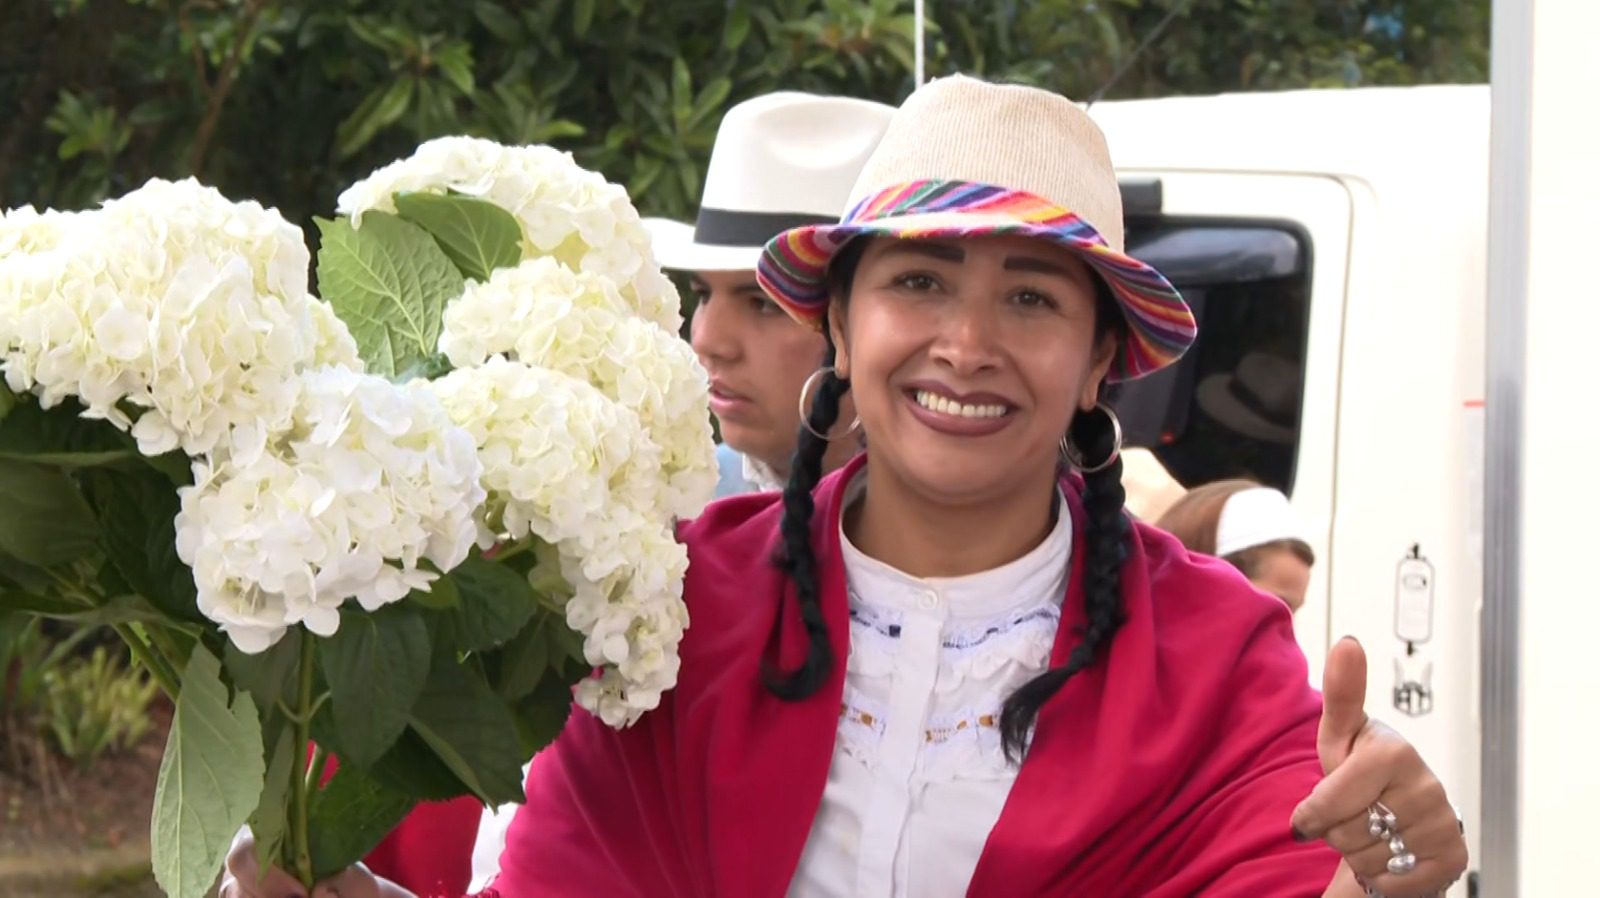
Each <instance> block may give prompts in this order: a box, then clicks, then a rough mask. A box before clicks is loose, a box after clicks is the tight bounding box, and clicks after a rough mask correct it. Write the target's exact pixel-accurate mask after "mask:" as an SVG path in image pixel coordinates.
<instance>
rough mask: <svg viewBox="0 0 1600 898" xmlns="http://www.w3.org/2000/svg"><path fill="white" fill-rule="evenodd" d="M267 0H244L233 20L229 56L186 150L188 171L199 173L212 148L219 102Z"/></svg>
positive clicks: (230, 86) (230, 85)
mask: <svg viewBox="0 0 1600 898" xmlns="http://www.w3.org/2000/svg"><path fill="white" fill-rule="evenodd" d="M265 3H266V0H247V2H246V3H245V8H244V12H243V13H241V14H240V16H239V19H238V21H237V22H236V23H235V31H234V35H233V46H232V47H231V48H230V49H229V50H228V58H227V59H226V60H225V61H224V62H223V63H222V70H221V71H219V72H218V73H217V81H216V84H214V85H212V86H211V87H210V88H209V93H210V97H209V98H208V100H207V103H206V114H205V117H204V118H202V119H201V120H200V127H199V128H198V129H197V130H196V131H195V135H194V147H193V148H192V149H191V150H190V152H189V173H190V174H192V175H195V176H196V177H198V176H199V175H200V174H201V170H202V169H203V168H204V167H205V163H206V156H207V155H208V154H209V153H210V151H211V138H212V136H213V135H214V134H215V133H216V130H217V122H218V121H219V120H220V119H221V118H222V106H223V104H224V103H225V102H226V101H227V99H228V93H229V92H230V91H232V90H233V82H234V79H235V78H236V77H238V74H239V63H240V62H241V61H242V60H243V58H244V50H245V47H246V46H248V45H249V43H250V38H251V36H252V35H253V34H254V33H255V30H256V21H257V20H259V19H260V18H261V8H262V6H264V5H265Z"/></svg>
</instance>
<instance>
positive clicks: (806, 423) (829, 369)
mask: <svg viewBox="0 0 1600 898" xmlns="http://www.w3.org/2000/svg"><path fill="white" fill-rule="evenodd" d="M825 374H833V375H835V376H837V375H838V369H837V368H834V367H833V366H832V365H823V366H822V367H821V368H818V369H817V370H815V371H813V372H811V376H810V377H808V378H806V382H805V383H803V384H801V385H800V426H801V427H804V428H805V429H806V432H807V433H809V434H811V435H812V436H814V437H816V438H817V439H819V440H822V441H824V442H832V441H833V440H834V439H837V437H830V436H828V435H827V434H825V433H817V431H816V428H814V427H812V426H811V416H810V415H808V414H807V413H806V397H807V396H809V395H811V388H812V387H813V386H815V385H816V383H817V378H819V377H822V376H823V375H825ZM859 429H861V416H860V415H856V419H855V420H854V421H851V422H850V427H849V428H848V429H847V430H845V432H844V433H841V434H838V435H837V436H839V437H844V436H849V435H850V434H852V433H855V432H856V431H857V430H859Z"/></svg>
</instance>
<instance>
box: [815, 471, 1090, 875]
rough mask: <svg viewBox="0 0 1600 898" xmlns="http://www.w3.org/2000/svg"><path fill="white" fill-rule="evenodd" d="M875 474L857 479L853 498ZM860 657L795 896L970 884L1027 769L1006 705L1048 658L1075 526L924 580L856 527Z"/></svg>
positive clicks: (852, 661)
mask: <svg viewBox="0 0 1600 898" xmlns="http://www.w3.org/2000/svg"><path fill="white" fill-rule="evenodd" d="M864 486H865V480H864V479H862V480H860V481H858V483H856V484H853V485H852V487H851V495H850V496H849V497H847V500H846V501H847V504H848V503H849V502H853V501H855V499H856V498H858V497H859V495H860V490H861V488H862V487H864ZM840 536H841V544H842V545H843V547H844V564H845V572H846V577H847V580H848V582H849V593H850V657H849V661H848V663H847V673H846V677H845V693H844V706H843V708H842V711H841V715H840V718H839V738H838V741H837V742H836V743H835V748H834V756H833V763H832V766H831V767H830V768H829V771H828V784H827V787H826V789H825V791H824V793H823V797H822V806H821V809H820V810H819V811H818V814H817V819H816V821H815V822H814V823H813V824H812V828H811V835H810V838H809V839H808V841H807V842H806V847H805V852H804V854H803V855H802V857H801V860H800V868H799V871H798V872H797V874H796V875H795V879H794V882H793V883H792V885H791V887H790V891H789V894H790V895H791V896H793V898H843V896H860V898H868V896H870V898H890V896H893V898H911V896H915V898H944V896H962V895H965V894H966V891H967V884H968V883H969V882H970V881H971V879H972V873H973V870H974V869H975V868H976V867H977V864H978V856H979V855H980V854H981V853H982V851H983V846H984V843H985V842H986V841H987V840H988V837H989V831H990V830H991V829H993V828H994V824H995V821H997V820H998V819H999V817H1000V810H1001V808H1002V807H1003V806H1004V805H1005V801H1006V796H1007V795H1008V794H1009V793H1010V791H1011V784H1012V782H1013V781H1015V779H1016V773H1017V771H1016V768H1015V767H1013V766H1011V765H1008V764H1007V763H1006V760H1005V756H1004V755H1003V753H1002V752H1001V748H1000V732H999V727H998V724H999V720H1000V708H1001V705H1002V704H1003V703H1004V701H1005V699H1006V697H1007V696H1009V695H1010V694H1011V693H1012V692H1013V691H1015V690H1016V689H1017V687H1019V686H1021V685H1022V684H1023V683H1026V682H1027V681H1028V680H1030V679H1032V678H1033V677H1034V676H1036V675H1038V674H1040V673H1042V672H1044V670H1045V669H1046V668H1047V667H1048V666H1049V659H1050V649H1051V646H1052V645H1053V643H1054V641H1055V635H1056V628H1057V626H1058V625H1059V623H1060V620H1061V600H1062V597H1063V594H1064V592H1065V589H1066V576H1067V562H1068V559H1069V557H1070V554H1071V551H1072V524H1071V518H1070V515H1069V514H1068V512H1067V509H1066V503H1061V513H1060V517H1059V519H1058V520H1057V522H1056V526H1055V529H1054V530H1053V531H1051V533H1050V534H1049V536H1047V537H1046V538H1045V540H1044V542H1042V543H1041V544H1040V545H1039V546H1038V547H1037V548H1035V549H1034V550H1033V551H1031V552H1029V553H1028V554H1027V555H1025V556H1023V557H1022V558H1019V559H1017V560H1016V561H1013V562H1011V563H1010V564H1007V565H1004V566H1002V567H999V568H995V569H993V570H990V571H985V572H983V573H979V574H973V575H970V576H965V577H952V578H946V579H920V578H917V577H913V576H911V575H909V574H906V573H903V572H901V571H898V570H896V569H894V568H892V567H890V566H888V565H886V564H883V563H881V562H879V561H876V560H874V559H872V558H869V557H867V556H866V555H864V554H862V553H861V551H860V550H858V549H857V548H856V547H855V546H853V545H851V544H850V541H849V540H848V539H847V538H844V536H843V533H842V531H841V534H840Z"/></svg>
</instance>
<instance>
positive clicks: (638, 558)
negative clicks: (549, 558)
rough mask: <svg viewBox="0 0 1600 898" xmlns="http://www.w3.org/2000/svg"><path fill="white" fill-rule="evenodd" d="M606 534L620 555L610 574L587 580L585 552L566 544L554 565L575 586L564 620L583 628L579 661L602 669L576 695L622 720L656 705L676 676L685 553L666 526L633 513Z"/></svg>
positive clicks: (683, 624) (610, 718)
mask: <svg viewBox="0 0 1600 898" xmlns="http://www.w3.org/2000/svg"><path fill="white" fill-rule="evenodd" d="M608 537H609V541H610V542H612V543H614V548H615V550H616V551H617V552H620V554H621V555H623V556H625V558H626V561H625V562H624V563H622V564H620V565H618V566H617V567H616V568H615V570H613V571H612V572H611V573H610V574H609V575H607V576H605V577H602V578H600V579H590V578H589V576H588V574H590V573H592V572H593V571H592V570H591V568H592V567H593V564H592V562H593V556H592V554H585V555H581V556H580V555H579V554H577V553H569V551H568V550H567V547H563V549H562V553H561V564H562V569H563V573H564V574H565V576H566V577H567V579H568V580H569V582H571V583H573V585H574V595H573V596H572V598H570V599H569V600H568V601H567V625H568V626H570V627H572V628H573V629H574V630H576V631H578V632H580V633H583V634H584V643H583V646H584V656H585V660H587V661H588V662H589V663H590V664H594V665H596V666H598V667H601V668H602V673H601V676H600V677H598V678H595V679H588V680H585V681H583V682H582V683H580V684H579V685H578V688H577V692H576V698H577V701H578V703H579V704H580V705H582V706H583V707H585V708H587V709H588V710H590V711H592V712H593V713H595V714H596V715H598V716H599V717H600V718H601V719H602V720H603V721H605V723H606V724H607V725H609V726H613V727H622V726H627V725H628V724H631V723H633V722H634V721H635V720H637V719H638V718H639V716H640V715H641V714H643V713H644V712H646V711H649V710H651V709H652V708H655V707H656V706H657V705H658V704H660V702H661V694H662V693H663V692H665V691H666V690H668V689H671V688H672V686H673V684H674V683H676V682H677V678H678V663H679V659H678V643H679V642H680V641H682V639H683V633H684V630H686V629H687V628H688V626H689V614H688V609H687V606H685V605H684V603H683V577H684V574H685V573H687V571H688V566H689V556H688V551H687V550H686V549H685V548H684V547H683V546H682V545H681V544H680V543H678V542H677V540H676V539H674V537H673V533H672V530H671V528H670V527H663V526H660V525H651V524H649V523H648V522H644V521H637V520H636V522H635V524H634V526H632V527H627V528H626V529H616V528H613V529H612V530H611V531H610V532H609V534H608ZM601 554H609V553H601Z"/></svg>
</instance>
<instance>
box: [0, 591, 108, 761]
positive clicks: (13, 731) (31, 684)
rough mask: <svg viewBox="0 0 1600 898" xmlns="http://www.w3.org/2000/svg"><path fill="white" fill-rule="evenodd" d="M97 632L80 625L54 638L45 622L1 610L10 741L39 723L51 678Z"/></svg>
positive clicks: (1, 680) (1, 718)
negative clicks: (47, 629)
mask: <svg viewBox="0 0 1600 898" xmlns="http://www.w3.org/2000/svg"><path fill="white" fill-rule="evenodd" d="M93 633H94V631H93V630H90V629H88V628H78V629H74V630H71V631H69V632H68V633H67V634H65V635H64V636H57V637H54V638H52V637H51V636H50V635H49V634H47V633H46V632H45V627H44V624H43V622H42V621H40V620H38V619H36V618H32V617H27V616H24V615H21V614H16V613H10V612H6V611H4V610H0V735H4V736H5V737H6V739H7V740H8V741H10V740H14V739H16V738H18V737H19V736H21V735H22V734H23V733H25V732H31V731H32V730H33V729H34V728H36V727H37V726H38V724H39V722H40V719H41V717H42V716H43V712H44V709H45V707H46V696H47V688H48V684H49V682H50V678H51V677H52V676H55V675H57V674H58V673H59V672H60V671H61V670H62V669H63V668H64V667H65V666H66V665H67V664H68V663H69V662H70V661H71V659H72V657H73V652H74V651H76V650H77V648H78V646H79V645H80V644H82V643H83V641H84V640H85V639H88V638H89V637H91V636H92V635H93Z"/></svg>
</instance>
